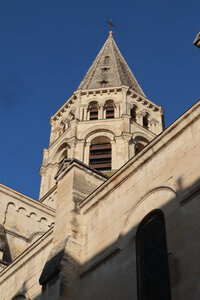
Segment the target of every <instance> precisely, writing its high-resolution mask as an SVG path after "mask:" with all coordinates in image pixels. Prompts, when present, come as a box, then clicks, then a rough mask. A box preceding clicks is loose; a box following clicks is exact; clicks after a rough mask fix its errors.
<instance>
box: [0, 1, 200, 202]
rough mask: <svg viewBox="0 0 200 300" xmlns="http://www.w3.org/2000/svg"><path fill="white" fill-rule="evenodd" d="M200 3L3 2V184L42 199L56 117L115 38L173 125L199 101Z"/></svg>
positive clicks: (0, 75) (0, 74)
mask: <svg viewBox="0 0 200 300" xmlns="http://www.w3.org/2000/svg"><path fill="white" fill-rule="evenodd" d="M199 12H200V1H199V0H190V1H187V0H182V1H181V0H167V1H166V0H151V1H150V0H135V1H134V0H123V1H119V0H111V1H109V0H107V1H106V0H101V1H94V0H91V1H88V0H85V1H81V0H78V1H77V0H74V1H67V0H0V19H1V20H0V21H1V31H0V33H1V34H0V37H1V40H0V45H1V53H0V55H1V56H0V63H1V66H0V82H1V87H0V90H1V94H0V181H1V182H2V183H4V184H6V185H8V186H10V187H12V188H14V189H16V190H18V191H20V192H22V193H24V194H27V195H29V196H31V197H33V198H35V199H38V195H39V187H40V176H39V174H38V170H39V167H40V165H41V163H42V154H41V152H42V149H43V148H47V147H48V142H49V134H50V125H49V119H50V116H51V115H53V114H54V113H55V112H56V111H57V109H58V108H59V107H60V106H61V105H62V104H63V103H64V102H65V101H66V100H67V99H68V97H70V96H71V94H72V93H73V91H75V90H76V88H77V87H78V85H79V83H80V81H81V80H82V78H83V77H84V75H85V73H86V72H87V70H88V68H89V67H90V65H91V63H92V61H93V60H94V58H95V57H96V55H97V54H98V52H99V50H100V48H101V47H102V45H103V43H104V42H105V40H106V38H107V36H108V31H109V28H108V25H107V24H106V22H105V21H106V20H110V19H111V18H112V20H113V23H115V24H116V25H117V28H116V29H115V30H114V38H115V41H116V43H117V45H118V47H119V49H120V51H121V52H122V54H123V56H124V58H125V59H126V61H127V63H128V65H129V66H130V68H131V70H132V71H133V73H134V75H135V76H136V78H137V80H138V82H139V84H140V85H141V87H142V89H143V90H144V92H145V94H146V96H147V97H148V98H149V99H151V100H152V101H154V102H155V103H157V104H159V105H162V106H163V107H164V109H165V120H166V125H167V126H168V125H169V124H170V123H171V122H173V121H174V120H175V119H176V118H178V117H179V116H180V115H181V114H182V113H183V112H184V111H185V110H186V109H188V108H189V107H190V106H191V105H192V104H193V103H194V102H196V101H197V100H198V99H199V98H200V49H198V48H196V47H195V46H193V40H194V38H195V36H196V35H197V33H198V32H199V31H200V22H199Z"/></svg>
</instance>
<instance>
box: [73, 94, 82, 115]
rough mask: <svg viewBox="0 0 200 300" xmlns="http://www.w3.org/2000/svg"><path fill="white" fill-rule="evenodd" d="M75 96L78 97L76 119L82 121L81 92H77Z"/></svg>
mask: <svg viewBox="0 0 200 300" xmlns="http://www.w3.org/2000/svg"><path fill="white" fill-rule="evenodd" d="M74 95H75V96H76V98H77V99H76V112H75V118H76V119H78V120H80V119H81V114H80V106H81V92H80V91H76V92H74Z"/></svg>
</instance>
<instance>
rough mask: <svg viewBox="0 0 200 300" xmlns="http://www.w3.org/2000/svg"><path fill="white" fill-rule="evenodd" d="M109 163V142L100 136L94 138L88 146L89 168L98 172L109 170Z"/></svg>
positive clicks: (110, 154) (110, 155)
mask: <svg viewBox="0 0 200 300" xmlns="http://www.w3.org/2000/svg"><path fill="white" fill-rule="evenodd" d="M111 161H112V148H111V143H110V140H109V139H108V138H107V137H102V136H101V137H97V138H95V139H94V140H93V141H92V144H91V146H90V161H89V165H90V167H91V168H93V169H96V170H99V171H106V170H111Z"/></svg>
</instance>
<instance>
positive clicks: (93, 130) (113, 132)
mask: <svg viewBox="0 0 200 300" xmlns="http://www.w3.org/2000/svg"><path fill="white" fill-rule="evenodd" d="M98 132H100V133H101V135H102V133H105V134H109V135H110V136H112V138H111V140H113V139H114V137H115V136H120V134H121V132H120V131H119V130H118V129H117V128H113V127H112V126H108V125H104V127H103V128H102V125H96V126H93V127H91V128H89V129H87V130H86V131H84V132H83V133H82V134H81V135H80V136H79V139H81V140H88V138H89V137H90V136H91V135H94V134H96V133H98Z"/></svg>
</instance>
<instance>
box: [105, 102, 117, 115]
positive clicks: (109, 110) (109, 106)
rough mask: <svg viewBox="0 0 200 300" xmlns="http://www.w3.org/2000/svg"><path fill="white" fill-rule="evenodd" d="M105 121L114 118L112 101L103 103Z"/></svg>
mask: <svg viewBox="0 0 200 300" xmlns="http://www.w3.org/2000/svg"><path fill="white" fill-rule="evenodd" d="M105 111H106V119H113V118H114V117H115V107H114V102H113V100H108V101H106V103H105Z"/></svg>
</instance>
